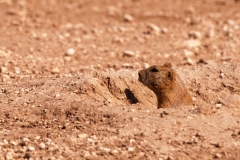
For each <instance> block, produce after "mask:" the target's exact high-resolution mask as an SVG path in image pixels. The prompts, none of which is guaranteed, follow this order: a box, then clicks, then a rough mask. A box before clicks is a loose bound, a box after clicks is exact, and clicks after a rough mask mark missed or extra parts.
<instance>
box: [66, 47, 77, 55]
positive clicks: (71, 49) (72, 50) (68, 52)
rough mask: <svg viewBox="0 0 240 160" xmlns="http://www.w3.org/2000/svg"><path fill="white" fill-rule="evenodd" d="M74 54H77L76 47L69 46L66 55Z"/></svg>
mask: <svg viewBox="0 0 240 160" xmlns="http://www.w3.org/2000/svg"><path fill="white" fill-rule="evenodd" d="M74 54H75V49H73V48H69V49H68V50H67V52H66V55H68V56H72V55H74Z"/></svg>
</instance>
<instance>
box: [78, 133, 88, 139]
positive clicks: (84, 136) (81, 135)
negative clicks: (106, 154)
mask: <svg viewBox="0 0 240 160" xmlns="http://www.w3.org/2000/svg"><path fill="white" fill-rule="evenodd" d="M78 137H79V138H87V137H88V134H86V133H81V134H79V135H78Z"/></svg>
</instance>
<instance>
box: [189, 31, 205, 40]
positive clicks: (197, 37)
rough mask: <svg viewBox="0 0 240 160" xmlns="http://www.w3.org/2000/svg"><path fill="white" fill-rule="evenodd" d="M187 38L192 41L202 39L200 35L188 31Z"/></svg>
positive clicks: (196, 32)
mask: <svg viewBox="0 0 240 160" xmlns="http://www.w3.org/2000/svg"><path fill="white" fill-rule="evenodd" d="M188 37H189V38H193V39H201V38H202V34H201V33H200V32H198V31H190V32H189V33H188Z"/></svg>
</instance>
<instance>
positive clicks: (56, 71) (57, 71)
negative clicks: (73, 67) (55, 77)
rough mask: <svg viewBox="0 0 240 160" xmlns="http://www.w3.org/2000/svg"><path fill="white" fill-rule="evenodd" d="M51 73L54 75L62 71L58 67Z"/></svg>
mask: <svg viewBox="0 0 240 160" xmlns="http://www.w3.org/2000/svg"><path fill="white" fill-rule="evenodd" d="M51 72H52V73H59V72H60V71H59V68H58V67H53V68H52V71H51Z"/></svg>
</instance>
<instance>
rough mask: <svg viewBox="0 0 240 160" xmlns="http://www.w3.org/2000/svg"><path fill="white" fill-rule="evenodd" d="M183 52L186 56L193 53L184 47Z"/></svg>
mask: <svg viewBox="0 0 240 160" xmlns="http://www.w3.org/2000/svg"><path fill="white" fill-rule="evenodd" d="M183 54H184V55H185V56H186V57H190V56H193V55H194V53H193V52H192V51H189V50H187V49H184V50H183Z"/></svg>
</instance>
